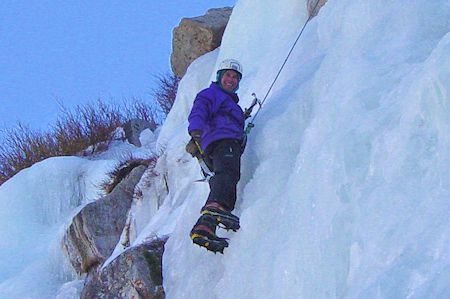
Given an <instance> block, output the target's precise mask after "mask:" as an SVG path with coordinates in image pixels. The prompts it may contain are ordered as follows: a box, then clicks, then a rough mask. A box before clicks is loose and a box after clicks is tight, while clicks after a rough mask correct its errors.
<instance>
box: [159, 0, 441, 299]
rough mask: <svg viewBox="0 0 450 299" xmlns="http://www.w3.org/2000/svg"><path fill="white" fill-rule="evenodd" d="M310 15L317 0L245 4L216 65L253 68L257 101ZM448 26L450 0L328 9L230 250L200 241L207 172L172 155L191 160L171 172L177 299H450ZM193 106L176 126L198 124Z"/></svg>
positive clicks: (266, 130) (266, 128)
mask: <svg viewBox="0 0 450 299" xmlns="http://www.w3.org/2000/svg"><path fill="white" fill-rule="evenodd" d="M305 19H306V5H305V3H304V1H293V0H291V1H288V0H285V1H277V2H268V3H264V5H262V4H261V2H260V1H252V0H240V1H239V2H238V3H237V5H236V7H235V8H234V11H233V15H232V16H231V19H230V23H229V25H228V27H227V30H226V32H225V36H224V40H223V43H222V46H221V49H220V52H219V55H218V60H217V61H220V60H221V59H223V58H228V57H233V58H236V59H238V60H240V61H241V62H242V63H243V65H244V72H245V74H244V79H243V81H242V83H241V89H240V92H239V93H240V96H241V99H242V104H243V106H245V104H246V103H248V102H249V101H250V93H251V92H256V93H257V94H259V95H260V96H262V95H264V93H265V92H266V91H267V88H268V86H269V85H270V83H271V80H273V78H274V76H275V73H276V71H277V70H278V67H279V66H280V65H281V62H282V61H283V59H284V58H285V55H286V54H287V52H288V50H289V47H290V45H291V44H292V43H293V41H294V39H295V37H296V35H297V34H298V32H299V30H300V27H301V25H302V23H303V22H304V21H305ZM449 28H450V3H449V2H448V1H446V0H445V1H444V0H438V1H425V0H418V1H414V2H411V1H394V2H392V1H391V2H386V1H365V2H358V1H346V0H343V1H328V3H327V4H326V5H325V6H324V7H323V8H322V10H321V11H320V13H319V15H318V16H317V17H316V18H314V19H313V20H312V21H311V22H310V24H309V25H308V27H307V28H306V30H305V32H304V34H303V36H302V38H301V40H300V42H299V45H298V47H297V48H296V49H295V51H294V52H293V56H292V57H291V59H290V60H289V63H288V65H287V66H286V68H285V70H284V71H283V73H282V75H281V76H280V78H279V81H278V82H277V84H276V86H275V88H274V89H273V91H272V93H271V94H270V95H269V98H268V100H267V102H266V104H265V106H264V108H263V110H262V111H261V114H260V116H259V118H258V121H257V123H256V127H255V129H254V130H253V131H252V134H251V135H250V139H249V143H248V148H247V150H246V153H245V154H244V156H243V169H242V173H243V176H242V180H241V182H240V185H239V197H240V199H239V201H238V205H237V209H236V211H235V212H236V213H237V214H238V215H239V216H240V217H241V226H242V229H241V230H240V231H239V232H238V233H235V234H232V233H229V234H227V233H222V234H221V235H222V236H227V237H230V247H229V248H228V249H226V251H225V255H223V256H222V255H214V254H211V253H208V252H206V251H205V250H202V249H200V248H198V247H194V246H193V245H192V244H191V241H190V239H189V237H188V234H189V230H190V229H191V227H192V225H193V224H194V223H195V221H196V218H197V217H198V209H199V208H200V207H201V205H202V204H203V202H204V200H205V198H206V196H207V192H208V190H207V188H204V186H203V185H202V186H199V185H198V184H192V183H191V185H190V187H188V183H189V180H190V179H191V178H189V177H188V176H186V173H195V171H198V168H197V165H195V163H194V162H192V161H191V162H189V160H187V158H186V154H185V153H183V148H182V146H174V147H172V150H171V152H170V153H169V160H170V161H184V163H179V165H184V166H182V167H179V168H176V167H173V168H169V170H170V173H171V177H172V179H173V183H172V186H173V188H175V191H174V193H172V195H171V202H178V203H180V204H179V205H177V209H176V210H177V211H178V212H177V218H172V221H176V222H175V223H174V224H173V225H174V231H173V233H172V236H171V238H170V240H169V241H168V243H167V245H166V252H165V256H164V265H163V267H164V287H165V290H166V294H167V296H168V298H406V297H408V298H429V297H432V298H444V297H449V296H450V284H449V283H448V281H450V271H449V270H450V254H449V251H448V250H447V249H448V248H449V246H450V234H449V230H448V227H449V224H450V220H449V218H448V215H449V212H450V204H449V198H450V197H449V195H450V194H449V191H450V187H449V186H450V166H449V165H450V163H449V162H450V161H449V160H450V144H449V138H448V132H449V125H450V108H449V105H450V98H449V86H450V56H449V55H448V53H449V50H450V34H449ZM217 61H216V64H217ZM209 63H210V61H205V63H204V64H203V68H202V67H201V65H202V64H201V63H199V65H197V67H196V71H202V70H203V71H207V70H210V64H209ZM212 73H213V72H212ZM189 74H190V73H189V71H188V75H189ZM190 75H191V76H192V75H193V74H192V73H191V74H190ZM212 77H213V74H211V78H212ZM197 87H198V86H192V89H191V90H190V91H189V93H190V95H192V94H195V91H196V90H195V89H196V88H197ZM181 97H182V96H181ZM183 99H184V100H182V101H179V102H178V103H176V105H179V106H183V107H185V108H186V107H189V104H191V103H192V100H193V98H192V97H189V98H183ZM188 110H189V109H184V110H183V111H184V112H183V113H179V114H177V116H176V117H174V119H171V120H170V121H168V123H167V124H166V125H167V126H171V124H170V123H173V122H176V123H177V124H178V126H177V132H179V131H180V130H185V128H186V122H185V119H186V117H187V112H188ZM178 111H179V110H178ZM169 131H170V130H169ZM166 134H167V133H166ZM179 134H180V136H183V137H180V138H183V139H184V140H186V139H187V135H181V134H185V133H179ZM176 142H178V143H179V141H169V142H168V145H167V143H166V146H168V147H169V148H170V147H171V146H170V144H174V143H176ZM174 163H175V162H174ZM173 165H175V164H173ZM186 165H187V166H186ZM178 169H179V170H178ZM188 169H191V170H188ZM192 169H193V170H192ZM179 185H182V186H183V190H182V192H177V190H178V191H179V189H176V186H179ZM172 190H173V189H172ZM174 210H175V209H174Z"/></svg>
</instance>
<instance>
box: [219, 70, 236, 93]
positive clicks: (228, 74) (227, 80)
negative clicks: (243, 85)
mask: <svg viewBox="0 0 450 299" xmlns="http://www.w3.org/2000/svg"><path fill="white" fill-rule="evenodd" d="M238 83H239V74H238V72H236V71H233V70H226V71H225V73H223V75H222V78H221V79H220V85H221V86H222V88H223V89H224V90H225V91H227V92H234V90H235V89H236V87H237V85H238Z"/></svg>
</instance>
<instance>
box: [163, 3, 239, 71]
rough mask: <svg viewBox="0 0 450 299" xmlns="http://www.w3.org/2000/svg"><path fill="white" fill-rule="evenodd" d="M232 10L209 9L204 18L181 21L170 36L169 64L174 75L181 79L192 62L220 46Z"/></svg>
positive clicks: (227, 8)
mask: <svg viewBox="0 0 450 299" xmlns="http://www.w3.org/2000/svg"><path fill="white" fill-rule="evenodd" d="M232 10H233V9H232V8H231V7H225V8H216V9H210V10H208V11H207V12H206V14H205V15H204V16H200V17H195V18H183V19H182V20H181V22H180V24H179V25H178V27H176V28H175V29H174V30H173V36H172V55H171V57H170V62H171V66H172V71H173V73H174V74H175V75H177V76H178V77H183V76H184V74H185V73H186V70H187V68H188V66H189V65H190V64H191V62H192V61H194V60H195V59H196V58H198V57H200V56H201V55H203V54H205V53H208V52H210V51H212V50H214V49H216V48H217V47H219V46H220V43H221V41H222V36H223V32H224V31H225V28H226V26H227V24H228V20H229V18H230V15H231V12H232Z"/></svg>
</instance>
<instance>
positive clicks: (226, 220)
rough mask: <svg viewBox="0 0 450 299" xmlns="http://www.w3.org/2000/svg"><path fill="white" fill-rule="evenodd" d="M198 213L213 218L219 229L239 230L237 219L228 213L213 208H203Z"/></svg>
mask: <svg viewBox="0 0 450 299" xmlns="http://www.w3.org/2000/svg"><path fill="white" fill-rule="evenodd" d="M200 213H201V214H202V215H209V216H212V217H214V218H215V220H216V221H217V223H218V225H219V227H220V228H223V229H226V230H230V229H231V230H232V231H237V230H238V229H239V228H240V225H239V218H238V217H237V216H236V215H233V214H231V213H230V212H227V211H224V210H221V209H219V208H215V207H204V208H203V209H202V210H201V211H200Z"/></svg>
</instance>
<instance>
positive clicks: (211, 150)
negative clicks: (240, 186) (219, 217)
mask: <svg viewBox="0 0 450 299" xmlns="http://www.w3.org/2000/svg"><path fill="white" fill-rule="evenodd" d="M241 154H242V153H241V144H240V142H239V141H238V140H235V139H222V140H218V141H216V142H213V143H212V144H210V145H209V146H208V147H207V148H206V159H205V162H206V164H207V165H208V167H209V168H210V169H211V170H213V171H214V173H215V174H214V176H213V177H212V178H211V179H210V180H209V188H210V192H209V196H208V199H207V201H206V203H211V202H217V203H219V204H220V205H221V206H222V207H224V208H225V209H227V210H228V211H232V210H233V209H234V205H235V203H236V185H237V183H238V182H239V179H240V178H241Z"/></svg>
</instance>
